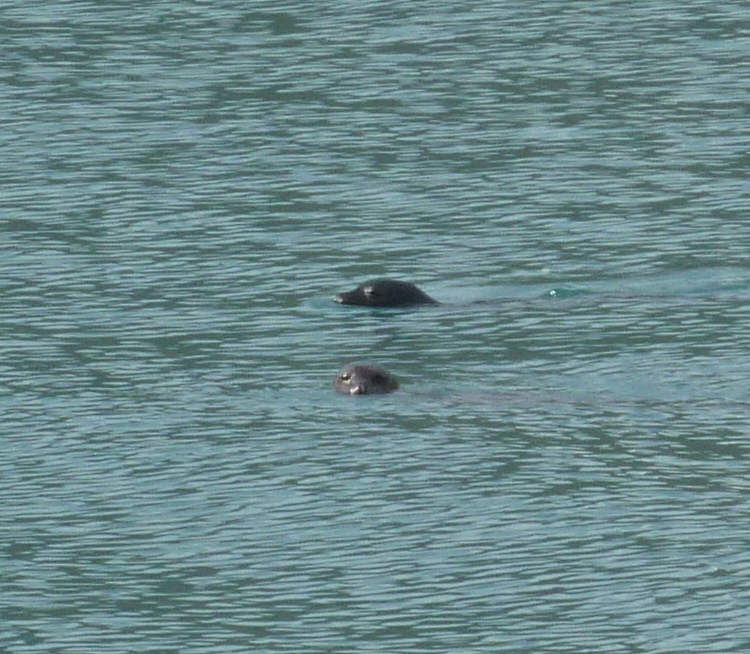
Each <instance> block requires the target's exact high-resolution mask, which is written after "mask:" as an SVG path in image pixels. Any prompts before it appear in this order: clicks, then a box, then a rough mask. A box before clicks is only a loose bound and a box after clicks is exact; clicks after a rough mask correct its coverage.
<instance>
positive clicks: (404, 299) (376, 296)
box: [333, 279, 440, 307]
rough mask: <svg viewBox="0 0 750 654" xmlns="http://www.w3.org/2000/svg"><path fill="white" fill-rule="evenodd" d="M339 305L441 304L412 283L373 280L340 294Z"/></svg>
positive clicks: (337, 300) (399, 305)
mask: <svg viewBox="0 0 750 654" xmlns="http://www.w3.org/2000/svg"><path fill="white" fill-rule="evenodd" d="M333 299H334V301H335V302H338V303H339V304H353V305H357V306H361V307H409V306H416V305H420V304H440V303H439V302H438V301H437V300H435V299H433V298H431V297H430V296H429V295H427V293H425V292H424V291H423V290H421V289H420V288H419V287H417V286H416V285H415V284H412V283H411V282H402V281H399V280H397V279H371V280H370V281H367V282H364V283H363V284H360V285H359V286H357V288H355V289H354V290H353V291H345V292H344V293H339V294H338V295H337V296H335V297H334V298H333Z"/></svg>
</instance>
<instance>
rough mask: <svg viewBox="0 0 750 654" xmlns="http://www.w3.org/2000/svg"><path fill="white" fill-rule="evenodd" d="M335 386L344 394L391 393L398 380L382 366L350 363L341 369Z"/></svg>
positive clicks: (395, 387) (334, 381)
mask: <svg viewBox="0 0 750 654" xmlns="http://www.w3.org/2000/svg"><path fill="white" fill-rule="evenodd" d="M333 387H334V388H335V389H336V390H337V391H338V392H339V393H343V394H344V395H370V394H376V393H390V392H391V391H395V390H396V389H397V388H398V382H397V381H396V380H395V379H394V378H393V377H392V376H391V375H390V373H388V372H387V371H386V370H385V368H382V367H381V366H374V365H365V364H361V363H350V364H349V365H346V366H344V367H343V368H342V369H341V370H339V372H338V374H337V375H336V379H334V380H333Z"/></svg>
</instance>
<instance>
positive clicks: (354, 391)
mask: <svg viewBox="0 0 750 654" xmlns="http://www.w3.org/2000/svg"><path fill="white" fill-rule="evenodd" d="M364 394H365V387H364V386H361V385H358V386H352V387H351V389H350V390H349V395H364Z"/></svg>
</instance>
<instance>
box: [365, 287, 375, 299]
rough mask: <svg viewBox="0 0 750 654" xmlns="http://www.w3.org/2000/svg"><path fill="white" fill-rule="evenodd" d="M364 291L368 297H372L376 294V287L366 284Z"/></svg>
mask: <svg viewBox="0 0 750 654" xmlns="http://www.w3.org/2000/svg"><path fill="white" fill-rule="evenodd" d="M362 292H363V293H364V294H365V295H366V296H367V297H371V296H373V295H375V289H374V288H373V287H372V286H365V287H364V288H363V289H362Z"/></svg>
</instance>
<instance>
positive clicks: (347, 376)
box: [339, 372, 352, 381]
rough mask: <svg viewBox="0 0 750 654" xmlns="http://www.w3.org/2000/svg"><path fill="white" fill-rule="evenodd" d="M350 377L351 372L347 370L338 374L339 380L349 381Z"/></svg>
mask: <svg viewBox="0 0 750 654" xmlns="http://www.w3.org/2000/svg"><path fill="white" fill-rule="evenodd" d="M351 378H352V376H351V374H350V373H348V372H344V373H342V374H341V375H340V376H339V379H340V380H341V381H349V380H350V379H351Z"/></svg>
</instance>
